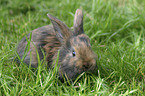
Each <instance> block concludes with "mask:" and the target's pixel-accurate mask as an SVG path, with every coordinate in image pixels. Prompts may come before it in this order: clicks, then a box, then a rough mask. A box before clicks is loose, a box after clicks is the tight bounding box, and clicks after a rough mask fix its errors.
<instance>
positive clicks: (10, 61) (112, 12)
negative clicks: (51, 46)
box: [0, 0, 145, 96]
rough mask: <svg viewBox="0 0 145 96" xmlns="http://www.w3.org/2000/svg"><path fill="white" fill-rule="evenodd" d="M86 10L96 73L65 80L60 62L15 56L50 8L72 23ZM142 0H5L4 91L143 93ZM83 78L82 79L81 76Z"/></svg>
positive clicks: (1, 15) (0, 21)
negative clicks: (33, 62)
mask: <svg viewBox="0 0 145 96" xmlns="http://www.w3.org/2000/svg"><path fill="white" fill-rule="evenodd" d="M77 8H81V9H83V12H84V28H85V33H86V34H87V35H88V36H89V37H90V39H91V44H92V48H93V50H94V51H95V53H96V54H97V55H98V59H97V65H98V70H96V71H98V75H97V76H96V75H93V74H86V73H83V74H80V77H78V78H77V79H76V81H75V82H73V83H70V84H69V86H68V84H67V83H61V82H60V81H59V80H58V78H57V75H56V74H57V66H56V67H55V68H54V69H51V68H50V69H47V68H46V67H44V66H42V65H43V64H42V62H41V61H39V67H38V68H36V69H33V68H31V67H29V66H26V65H25V64H23V62H21V63H20V64H17V63H16V62H15V61H14V60H15V57H14V56H16V47H17V45H18V42H19V41H20V40H21V39H22V38H23V37H24V36H26V34H28V33H30V31H31V30H33V29H35V28H38V27H41V26H44V25H48V24H50V20H49V19H48V17H47V15H46V14H47V13H50V14H52V15H54V16H56V17H57V18H59V19H60V20H61V21H63V22H64V23H66V24H67V25H68V26H69V27H72V26H73V18H74V13H75V10H76V9H77ZM144 36H145V1H144V0H48V1H45V0H44V1H40V0H31V1H30V0H23V1H22V0H1V1H0V96H5V95H8V96H9V95H10V96H19V95H22V96H23V95H24V96H27V95H32V96H33V95H36V96H40V95H44V96H47V95H48V96H49V95H76V96H77V95H83V96H85V95H86V96H88V95H96V96H98V95H103V96H108V95H113V96H114V95H117V96H118V95H120V96H122V95H123V96H124V95H139V96H140V95H142V96H143V95H145V63H144V62H145V49H144V48H145V43H144V41H145V37H144ZM80 78H81V79H80Z"/></svg>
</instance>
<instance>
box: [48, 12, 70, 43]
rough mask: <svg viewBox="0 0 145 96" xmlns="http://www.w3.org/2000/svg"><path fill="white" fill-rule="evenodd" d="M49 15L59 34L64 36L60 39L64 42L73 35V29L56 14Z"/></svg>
mask: <svg viewBox="0 0 145 96" xmlns="http://www.w3.org/2000/svg"><path fill="white" fill-rule="evenodd" d="M47 16H48V17H49V19H50V20H51V22H52V24H53V27H54V30H55V32H57V34H58V36H59V37H60V38H62V39H61V40H60V41H61V42H63V40H68V38H70V36H71V35H72V32H71V30H70V29H69V28H68V27H67V26H66V25H65V24H64V23H63V22H62V21H60V20H59V19H57V18H55V17H54V16H52V15H50V14H47Z"/></svg>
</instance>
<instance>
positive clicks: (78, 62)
mask: <svg viewBox="0 0 145 96" xmlns="http://www.w3.org/2000/svg"><path fill="white" fill-rule="evenodd" d="M47 16H48V17H49V19H50V21H51V23H52V25H46V26H43V27H40V28H37V29H35V30H33V31H32V38H31V43H30V50H29V52H28V53H27V54H26V57H25V59H24V60H23V62H24V63H26V64H27V65H29V64H31V66H32V67H34V68H36V67H38V59H37V54H36V50H35V49H37V51H38V53H39V57H40V60H42V59H45V61H46V62H47V65H48V66H49V67H51V66H53V67H54V66H55V64H53V61H54V60H56V58H57V55H58V52H59V60H58V65H59V68H58V76H59V79H60V80H62V79H64V78H63V77H64V76H67V78H68V79H69V80H74V79H76V77H77V76H78V75H79V74H81V73H83V72H91V73H94V72H96V71H97V63H96V59H97V55H96V54H95V53H94V52H93V51H92V49H91V44H90V39H89V37H88V36H87V35H86V34H85V33H84V29H83V12H82V10H81V9H77V10H76V13H75V16H74V26H73V27H74V30H71V29H70V28H68V27H67V25H65V24H64V23H63V22H62V21H60V20H59V19H57V18H56V17H54V16H52V15H50V14H47ZM27 38H28V39H29V38H30V34H28V35H27ZM32 42H33V43H32ZM26 45H27V40H26V37H24V38H23V39H22V40H21V41H20V42H19V44H18V47H17V53H18V55H19V57H20V58H21V59H22V57H23V55H24V50H25V48H26ZM42 50H44V52H42ZM43 53H45V56H46V57H45V58H44V55H43ZM30 58H31V59H30Z"/></svg>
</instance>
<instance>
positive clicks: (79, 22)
mask: <svg viewBox="0 0 145 96" xmlns="http://www.w3.org/2000/svg"><path fill="white" fill-rule="evenodd" d="M74 33H75V35H78V34H82V33H84V29H83V12H82V10H81V9H77V10H76V13H75V17H74Z"/></svg>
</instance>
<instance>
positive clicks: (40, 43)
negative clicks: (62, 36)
mask: <svg viewBox="0 0 145 96" xmlns="http://www.w3.org/2000/svg"><path fill="white" fill-rule="evenodd" d="M27 38H28V40H29V39H30V34H28V35H27ZM26 45H27V40H26V37H24V38H23V39H22V40H21V41H20V43H19V45H18V48H17V52H18V55H19V56H20V58H21V59H22V58H23V56H24V51H25V49H26ZM60 46H61V45H60V42H59V40H58V37H56V33H55V31H54V29H53V26H51V25H47V26H43V27H40V28H37V29H35V30H33V31H32V37H31V43H30V50H29V51H28V52H27V53H26V56H25V59H24V61H23V62H24V63H26V64H27V65H29V64H31V66H32V67H37V66H38V59H37V54H36V49H37V51H38V54H39V58H40V60H42V59H43V58H44V54H43V52H42V51H44V53H45V56H46V60H47V62H48V64H49V63H50V62H51V61H52V57H53V56H54V54H55V53H56V51H57V50H58V48H59V47H60Z"/></svg>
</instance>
